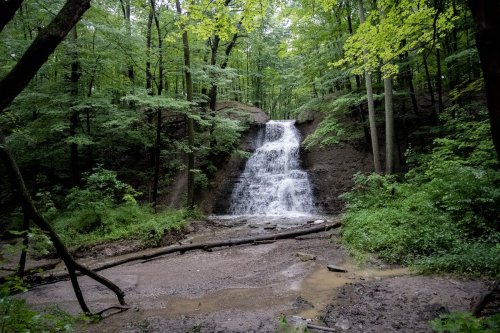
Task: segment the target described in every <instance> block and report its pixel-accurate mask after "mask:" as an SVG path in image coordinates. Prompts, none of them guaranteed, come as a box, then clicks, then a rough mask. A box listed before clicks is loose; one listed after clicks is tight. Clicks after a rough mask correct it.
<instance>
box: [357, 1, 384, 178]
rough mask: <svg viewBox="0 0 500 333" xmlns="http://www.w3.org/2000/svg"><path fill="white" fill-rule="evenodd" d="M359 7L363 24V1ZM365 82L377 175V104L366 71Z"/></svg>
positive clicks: (379, 167) (378, 165)
mask: <svg viewBox="0 0 500 333" xmlns="http://www.w3.org/2000/svg"><path fill="white" fill-rule="evenodd" d="M358 6H359V8H358V9H359V20H360V22H361V23H364V22H365V10H364V8H363V0H358ZM365 52H366V51H365ZM365 82H366V98H367V100H368V121H369V123H370V137H371V142H372V154H373V166H374V169H375V172H376V173H381V172H382V167H381V165H380V154H379V150H378V135H377V124H376V121H375V104H374V102H373V87H372V76H371V74H370V73H369V72H368V71H366V72H365Z"/></svg>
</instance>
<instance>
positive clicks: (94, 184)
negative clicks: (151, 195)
mask: <svg viewBox="0 0 500 333" xmlns="http://www.w3.org/2000/svg"><path fill="white" fill-rule="evenodd" d="M138 195H140V193H139V192H137V191H135V190H134V188H133V187H132V186H130V185H128V184H126V183H123V182H121V181H120V180H118V179H117V178H116V172H114V171H110V170H106V169H103V168H102V167H101V166H98V167H97V168H94V170H93V173H91V174H88V175H87V176H86V178H85V185H84V187H74V188H73V189H72V190H71V192H70V194H69V195H68V196H67V197H66V202H67V204H66V207H67V208H68V209H78V208H88V207H97V206H101V205H118V204H123V203H131V204H134V203H136V201H135V198H136V197H137V196H138Z"/></svg>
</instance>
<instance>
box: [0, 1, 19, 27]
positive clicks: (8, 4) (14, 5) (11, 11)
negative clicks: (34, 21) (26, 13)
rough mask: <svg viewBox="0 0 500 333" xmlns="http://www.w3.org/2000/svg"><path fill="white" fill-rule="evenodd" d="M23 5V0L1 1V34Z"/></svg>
mask: <svg viewBox="0 0 500 333" xmlns="http://www.w3.org/2000/svg"><path fill="white" fill-rule="evenodd" d="M22 3H23V0H7V1H5V0H4V1H0V32H2V30H3V28H4V27H5V26H6V25H7V23H9V22H10V20H12V18H13V17H14V15H15V14H16V11H17V10H18V9H19V8H21V5H22Z"/></svg>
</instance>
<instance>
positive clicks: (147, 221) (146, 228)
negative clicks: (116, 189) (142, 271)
mask: <svg viewBox="0 0 500 333" xmlns="http://www.w3.org/2000/svg"><path fill="white" fill-rule="evenodd" d="M186 216H187V212H186V211H184V210H177V211H165V212H161V213H156V214H155V213H154V212H153V210H152V209H151V208H149V207H141V206H139V205H136V204H125V205H121V206H118V207H112V206H109V205H102V206H100V207H99V208H95V209H92V208H83V209H78V210H74V211H68V212H65V213H63V214H61V216H60V217H59V218H58V219H56V220H55V221H54V222H53V225H54V228H55V229H56V231H57V232H58V233H59V234H60V236H61V238H62V239H63V241H64V242H65V244H67V245H68V246H69V247H78V246H81V245H88V246H91V245H95V244H100V243H104V242H107V241H115V240H120V239H136V240H140V241H141V242H142V243H143V244H145V245H148V246H156V245H158V243H159V241H160V240H161V238H162V237H163V235H164V234H165V233H166V232H168V231H170V230H173V229H176V230H179V229H182V228H183V226H184V224H185V219H186Z"/></svg>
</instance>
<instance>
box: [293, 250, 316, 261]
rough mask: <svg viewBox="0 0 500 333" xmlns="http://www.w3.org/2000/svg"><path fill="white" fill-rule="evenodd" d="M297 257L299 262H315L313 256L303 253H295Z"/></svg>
mask: <svg viewBox="0 0 500 333" xmlns="http://www.w3.org/2000/svg"><path fill="white" fill-rule="evenodd" d="M297 257H299V259H300V260H301V261H309V260H316V256H315V255H313V254H309V253H304V252H297Z"/></svg>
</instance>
